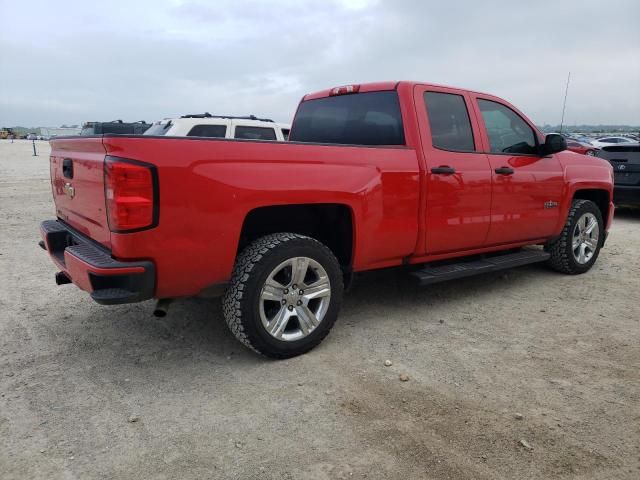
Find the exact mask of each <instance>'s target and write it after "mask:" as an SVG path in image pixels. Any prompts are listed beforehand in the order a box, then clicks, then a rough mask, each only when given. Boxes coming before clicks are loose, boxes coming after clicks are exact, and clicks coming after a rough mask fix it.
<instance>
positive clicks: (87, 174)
mask: <svg viewBox="0 0 640 480" xmlns="http://www.w3.org/2000/svg"><path fill="white" fill-rule="evenodd" d="M104 158H105V149H104V146H103V145H102V138H101V137H100V138H96V137H76V138H68V139H64V138H60V139H55V140H52V141H51V156H50V169H51V184H52V192H53V200H54V202H55V205H56V215H57V217H58V218H59V219H60V220H62V221H64V222H66V223H67V224H69V225H71V226H72V227H73V228H75V229H76V230H78V231H79V232H80V233H83V234H85V235H87V236H89V237H91V238H92V239H93V240H95V241H97V242H99V243H101V244H103V245H105V246H106V247H108V248H110V246H111V232H110V230H109V226H108V223H107V214H106V206H105V197H104Z"/></svg>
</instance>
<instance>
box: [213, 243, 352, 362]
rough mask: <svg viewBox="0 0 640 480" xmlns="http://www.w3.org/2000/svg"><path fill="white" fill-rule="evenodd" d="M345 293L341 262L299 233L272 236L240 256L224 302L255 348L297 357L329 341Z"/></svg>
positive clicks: (235, 327)
mask: <svg viewBox="0 0 640 480" xmlns="http://www.w3.org/2000/svg"><path fill="white" fill-rule="evenodd" d="M342 290H343V284H342V272H341V269H340V265H339V263H338V260H337V259H336V258H335V256H334V255H333V253H332V252H331V250H329V249H328V248H327V247H326V246H324V245H323V244H322V243H320V242H318V241H317V240H314V239H312V238H310V237H305V236H303V235H298V234H294V233H277V234H272V235H267V236H265V237H262V238H260V239H258V240H256V241H255V242H253V243H252V244H251V245H249V246H248V247H247V248H246V249H245V250H244V251H243V252H242V253H241V254H240V256H239V257H238V259H237V261H236V266H235V269H234V272H233V278H232V281H231V286H230V287H229V289H228V290H227V292H226V294H225V296H224V299H223V308H224V316H225V319H226V321H227V324H228V325H229V328H230V329H231V331H232V332H233V334H234V335H235V336H236V338H237V339H238V340H240V341H241V342H242V343H243V344H245V345H246V346H248V347H249V348H251V349H253V350H255V351H256V352H258V353H261V354H263V355H266V356H269V357H274V358H288V357H293V356H296V355H300V354H302V353H305V352H307V351H309V350H311V349H312V348H313V347H315V346H316V345H318V344H319V343H320V342H321V341H322V340H323V339H324V337H326V336H327V334H328V333H329V331H330V330H331V327H332V326H333V324H334V323H335V321H336V318H337V316H338V311H339V309H340V304H341V302H342Z"/></svg>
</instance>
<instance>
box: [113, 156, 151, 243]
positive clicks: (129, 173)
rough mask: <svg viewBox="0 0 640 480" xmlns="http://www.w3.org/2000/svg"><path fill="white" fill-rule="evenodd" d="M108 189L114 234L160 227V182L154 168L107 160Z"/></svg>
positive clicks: (115, 159) (126, 161)
mask: <svg viewBox="0 0 640 480" xmlns="http://www.w3.org/2000/svg"><path fill="white" fill-rule="evenodd" d="M104 189H105V200H106V205H107V218H108V221H109V229H110V230H111V231H112V232H131V231H136V230H143V229H146V228H151V227H154V226H155V225H156V224H157V219H158V202H157V194H158V182H157V176H156V171H155V167H154V166H153V165H149V164H146V163H141V162H134V161H131V160H125V159H120V158H115V157H107V159H106V160H105V165H104Z"/></svg>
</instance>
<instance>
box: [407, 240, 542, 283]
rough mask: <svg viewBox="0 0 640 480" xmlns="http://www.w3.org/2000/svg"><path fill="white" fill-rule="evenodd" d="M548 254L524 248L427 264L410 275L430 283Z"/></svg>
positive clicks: (533, 261) (490, 270)
mask: <svg viewBox="0 0 640 480" xmlns="http://www.w3.org/2000/svg"><path fill="white" fill-rule="evenodd" d="M550 256H551V255H550V254H549V252H545V251H544V250H539V249H532V248H529V249H527V248H525V249H522V250H520V251H517V252H513V251H507V252H499V253H497V254H495V255H492V256H480V257H478V256H474V257H470V258H469V257H468V258H462V259H458V260H457V261H455V262H446V263H444V264H441V265H434V266H432V265H427V266H425V267H423V268H422V269H420V270H416V271H415V272H412V273H411V275H412V276H413V277H415V278H416V279H417V280H418V282H419V284H420V285H430V284H432V283H439V282H444V281H447V280H454V279H457V278H464V277H470V276H473V275H478V274H481V273H487V272H495V271H497V270H504V269H508V268H513V267H520V266H523V265H528V264H530V263H537V262H544V261H545V260H548V259H549V257H550Z"/></svg>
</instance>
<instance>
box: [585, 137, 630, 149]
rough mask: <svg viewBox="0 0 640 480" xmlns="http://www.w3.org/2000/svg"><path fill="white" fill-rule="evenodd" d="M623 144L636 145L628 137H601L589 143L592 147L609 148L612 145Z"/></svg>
mask: <svg viewBox="0 0 640 480" xmlns="http://www.w3.org/2000/svg"><path fill="white" fill-rule="evenodd" d="M625 143H636V142H634V141H633V139H632V138H629V137H601V138H598V139H596V140H593V141H592V142H591V145H593V146H594V147H598V148H602V147H611V146H613V145H620V144H625Z"/></svg>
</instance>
